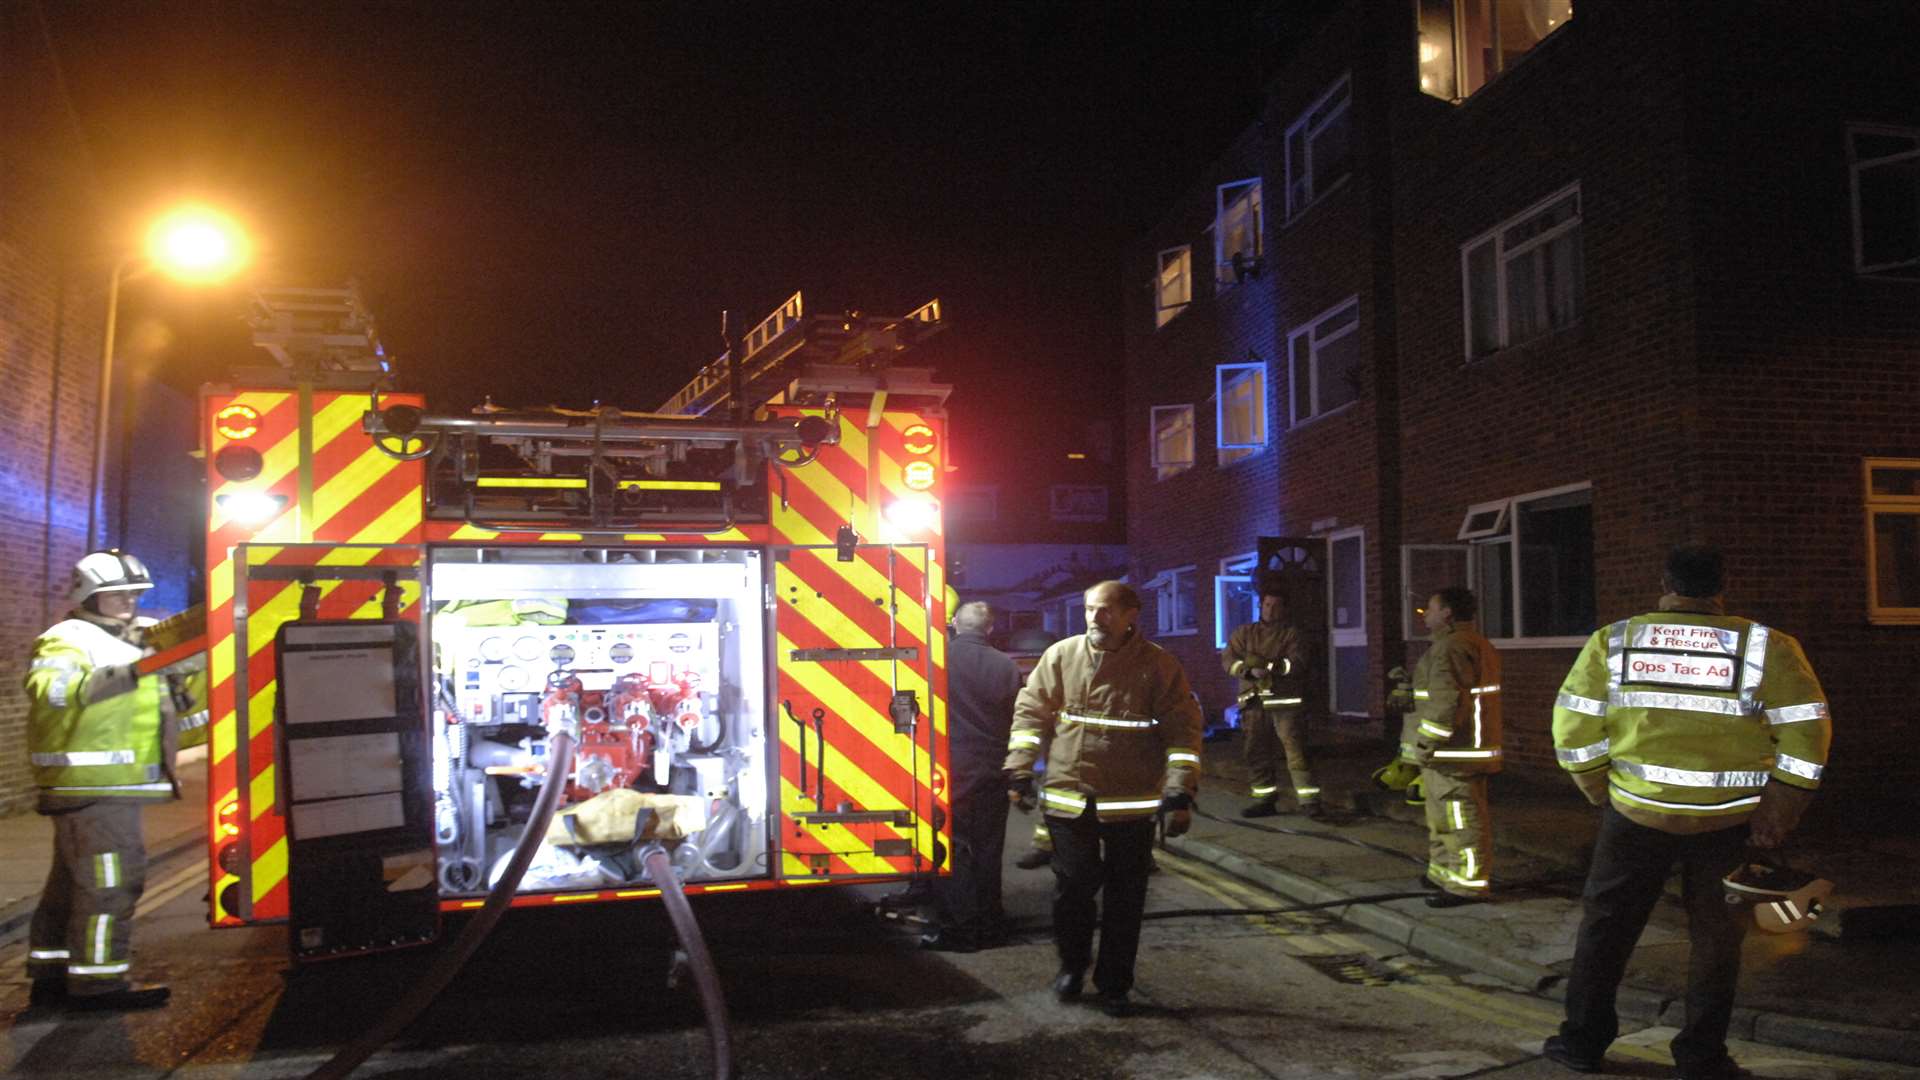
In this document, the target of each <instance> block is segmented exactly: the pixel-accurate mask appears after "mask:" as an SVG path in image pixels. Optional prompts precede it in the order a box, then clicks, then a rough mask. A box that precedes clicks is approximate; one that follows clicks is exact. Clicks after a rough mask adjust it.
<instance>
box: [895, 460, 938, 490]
mask: <svg viewBox="0 0 1920 1080" xmlns="http://www.w3.org/2000/svg"><path fill="white" fill-rule="evenodd" d="M900 478H901V480H902V482H904V483H905V484H906V485H907V487H908V488H909V489H911V490H913V491H925V490H927V489H928V488H930V487H932V486H933V479H934V477H933V462H931V461H909V462H907V466H906V468H904V469H901V470H900Z"/></svg>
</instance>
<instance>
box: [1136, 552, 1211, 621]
mask: <svg viewBox="0 0 1920 1080" xmlns="http://www.w3.org/2000/svg"><path fill="white" fill-rule="evenodd" d="M1197 569H1199V567H1198V566H1197V565H1196V564H1194V563H1188V564H1187V565H1186V566H1176V567H1173V568H1171V569H1168V570H1162V571H1160V572H1159V573H1156V574H1154V575H1153V576H1152V577H1151V578H1148V579H1147V581H1146V584H1144V585H1142V586H1140V590H1141V591H1142V592H1150V593H1152V594H1153V621H1154V625H1155V627H1156V629H1155V631H1154V636H1155V637H1191V636H1195V635H1198V634H1199V633H1200V612H1199V611H1198V610H1197V609H1198V607H1199V605H1200V591H1199V589H1198V588H1197V587H1196V586H1195V583H1194V580H1193V574H1194V571H1195V570H1197ZM1183 582H1184V583H1185V584H1186V586H1187V589H1188V591H1189V592H1190V593H1191V594H1192V595H1191V597H1190V599H1189V601H1188V602H1189V603H1190V604H1192V605H1193V606H1194V607H1195V608H1196V610H1195V611H1194V613H1193V625H1192V626H1189V627H1186V628H1184V629H1182V628H1180V627H1177V626H1175V625H1173V624H1174V623H1175V622H1177V621H1178V616H1179V605H1180V587H1181V584H1182V583H1183Z"/></svg>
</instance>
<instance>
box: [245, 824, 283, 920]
mask: <svg viewBox="0 0 1920 1080" xmlns="http://www.w3.org/2000/svg"><path fill="white" fill-rule="evenodd" d="M286 877H287V838H286V837H285V836H282V837H281V838H280V839H278V840H275V841H274V842H273V846H272V847H270V848H268V849H267V850H266V851H265V852H263V853H261V854H260V855H259V856H257V857H256V858H255V859H254V860H253V902H254V903H256V904H257V903H259V902H260V901H262V900H264V899H266V897H267V893H269V892H271V891H272V890H273V887H274V886H275V885H278V884H280V883H281V882H282V881H284V880H286Z"/></svg>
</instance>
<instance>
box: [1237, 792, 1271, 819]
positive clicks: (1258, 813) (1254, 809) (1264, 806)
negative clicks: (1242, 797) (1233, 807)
mask: <svg viewBox="0 0 1920 1080" xmlns="http://www.w3.org/2000/svg"><path fill="white" fill-rule="evenodd" d="M1240 816H1241V817H1244V818H1257V817H1279V816H1280V808H1279V807H1278V806H1275V805H1274V797H1273V796H1272V795H1269V796H1267V797H1266V798H1264V799H1261V800H1259V801H1257V802H1253V803H1249V804H1248V805H1246V806H1243V807H1241V808H1240Z"/></svg>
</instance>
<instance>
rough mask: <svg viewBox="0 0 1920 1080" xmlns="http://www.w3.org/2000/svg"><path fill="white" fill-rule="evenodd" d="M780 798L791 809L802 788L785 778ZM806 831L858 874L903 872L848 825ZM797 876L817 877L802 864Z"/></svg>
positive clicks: (782, 781)
mask: <svg viewBox="0 0 1920 1080" xmlns="http://www.w3.org/2000/svg"><path fill="white" fill-rule="evenodd" d="M780 795H781V798H782V800H783V801H782V803H781V805H783V806H789V807H791V806H795V805H797V804H796V803H795V802H794V800H795V799H798V798H800V792H799V789H797V788H795V787H794V786H793V785H792V784H790V783H787V782H786V780H785V779H784V778H783V779H782V780H781V783H780ZM869 809H872V808H871V807H870V808H869ZM805 829H806V832H807V833H808V834H809V835H812V836H815V837H817V838H819V839H820V840H822V842H823V843H822V846H824V847H825V848H826V849H827V852H828V854H831V855H833V856H835V857H836V858H838V859H839V860H840V861H841V862H844V863H846V864H847V866H848V867H849V868H850V869H851V870H852V871H853V872H854V873H858V874H899V873H901V871H899V870H896V869H894V868H893V867H892V866H891V865H889V864H888V863H887V861H886V860H885V859H884V858H881V857H880V856H878V855H875V854H874V853H873V848H872V846H871V845H870V844H869V843H868V842H867V841H865V840H862V839H860V838H859V837H858V836H855V835H854V834H853V831H852V830H851V829H848V828H847V827H846V826H844V825H824V826H821V825H807V826H805ZM796 876H800V877H813V876H815V875H814V873H813V872H812V871H811V870H810V869H807V868H806V866H805V864H804V863H802V864H801V873H800V874H798V875H796Z"/></svg>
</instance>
